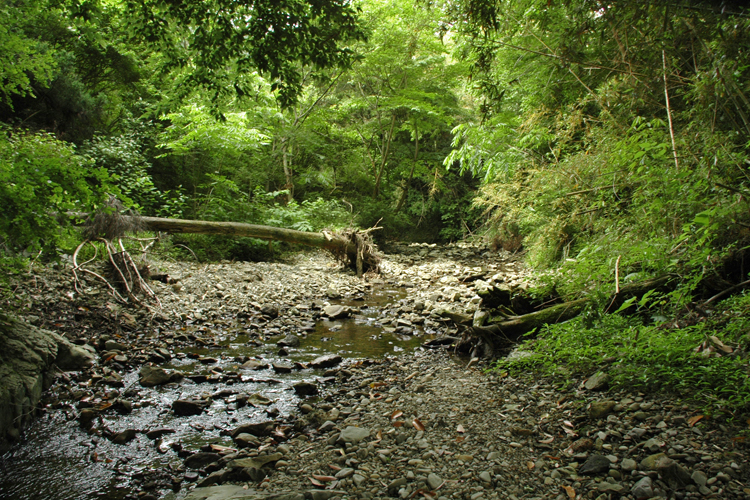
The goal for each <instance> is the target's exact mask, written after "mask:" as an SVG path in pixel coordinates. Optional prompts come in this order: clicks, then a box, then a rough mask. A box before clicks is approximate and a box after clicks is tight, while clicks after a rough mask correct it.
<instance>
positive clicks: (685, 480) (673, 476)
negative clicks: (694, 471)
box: [659, 462, 693, 490]
mask: <svg viewBox="0 0 750 500" xmlns="http://www.w3.org/2000/svg"><path fill="white" fill-rule="evenodd" d="M659 473H660V474H661V477H662V479H663V480H664V482H665V483H667V485H668V486H669V487H670V488H671V489H673V490H680V489H682V488H684V487H686V486H688V485H690V484H693V480H692V479H691V477H690V473H689V472H688V471H686V470H685V469H684V468H683V467H682V466H680V465H679V464H678V463H677V462H672V463H670V464H668V465H666V466H665V467H661V468H660V469H659Z"/></svg>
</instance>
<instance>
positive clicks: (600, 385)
mask: <svg viewBox="0 0 750 500" xmlns="http://www.w3.org/2000/svg"><path fill="white" fill-rule="evenodd" d="M608 385H609V375H607V374H606V373H604V372H596V373H595V374H594V375H592V376H590V377H589V378H588V380H586V383H584V384H583V386H584V387H585V388H586V389H588V390H590V391H602V390H604V389H606V388H607V386H608Z"/></svg>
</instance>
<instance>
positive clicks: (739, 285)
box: [703, 280, 750, 306]
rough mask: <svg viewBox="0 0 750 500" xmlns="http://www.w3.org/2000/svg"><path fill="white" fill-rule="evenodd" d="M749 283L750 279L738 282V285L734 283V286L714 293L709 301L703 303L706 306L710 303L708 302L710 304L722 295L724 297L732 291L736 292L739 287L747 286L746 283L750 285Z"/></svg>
mask: <svg viewBox="0 0 750 500" xmlns="http://www.w3.org/2000/svg"><path fill="white" fill-rule="evenodd" d="M748 284H750V280H746V281H743V282H742V283H738V284H736V285H734V286H732V287H729V288H727V289H726V290H724V291H723V292H719V293H717V294H716V295H714V296H713V297H711V298H710V299H708V300H707V301H705V302H704V303H703V305H704V306H707V305H708V304H710V303H711V302H713V301H715V300H718V299H720V298H721V297H723V296H725V295H727V294H730V293H732V292H734V291H735V290H738V289H740V288H742V287H743V286H745V285H748Z"/></svg>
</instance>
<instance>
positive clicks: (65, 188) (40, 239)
mask: <svg viewBox="0 0 750 500" xmlns="http://www.w3.org/2000/svg"><path fill="white" fill-rule="evenodd" d="M0 130H1V131H2V134H1V135H0V241H1V242H2V246H3V247H4V250H5V251H6V253H10V254H17V253H22V252H38V251H40V250H45V251H56V250H57V247H58V246H59V244H60V243H61V242H62V241H63V239H64V238H65V237H67V236H68V235H69V232H70V217H68V216H67V215H66V212H69V211H73V212H89V211H91V210H93V209H94V208H95V207H96V206H97V204H98V203H100V202H103V201H104V200H105V198H106V192H107V191H108V190H109V191H110V192H113V193H115V194H116V193H117V190H116V188H114V187H113V186H111V185H109V184H108V183H109V181H110V178H109V176H108V174H107V172H106V171H105V170H104V169H102V168H96V167H94V166H93V165H92V163H91V161H89V160H87V159H85V158H83V157H81V156H78V155H76V153H75V151H74V149H73V147H72V146H71V145H69V144H67V143H65V142H62V141H59V140H57V139H55V138H54V137H53V136H52V135H49V134H41V133H40V134H32V133H24V132H13V131H11V130H9V129H0Z"/></svg>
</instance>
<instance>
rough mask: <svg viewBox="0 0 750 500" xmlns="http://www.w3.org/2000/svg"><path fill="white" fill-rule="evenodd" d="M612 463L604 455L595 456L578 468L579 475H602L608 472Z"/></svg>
mask: <svg viewBox="0 0 750 500" xmlns="http://www.w3.org/2000/svg"><path fill="white" fill-rule="evenodd" d="M611 463H612V462H610V461H609V459H608V458H607V457H605V456H604V455H598V454H594V455H591V456H590V457H589V458H588V459H587V460H586V461H585V462H584V463H583V465H581V467H579V468H578V473H579V474H585V475H594V474H600V473H602V472H606V471H608V470H609V466H610V464H611Z"/></svg>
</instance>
